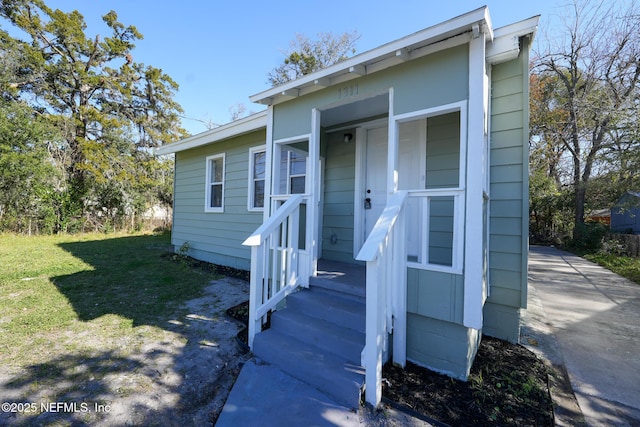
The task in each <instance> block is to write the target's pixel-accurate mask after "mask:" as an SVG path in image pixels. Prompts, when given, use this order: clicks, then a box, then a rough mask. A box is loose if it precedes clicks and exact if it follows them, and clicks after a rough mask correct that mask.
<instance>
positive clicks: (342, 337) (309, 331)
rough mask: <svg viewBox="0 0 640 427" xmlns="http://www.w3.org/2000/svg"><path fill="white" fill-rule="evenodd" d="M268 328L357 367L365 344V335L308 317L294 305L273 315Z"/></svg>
mask: <svg viewBox="0 0 640 427" xmlns="http://www.w3.org/2000/svg"><path fill="white" fill-rule="evenodd" d="M271 328H272V329H275V330H277V331H278V332H280V333H282V334H285V335H289V336H291V337H293V338H295V339H297V340H299V341H302V342H305V343H307V344H311V345H313V346H315V347H317V348H318V349H320V350H323V351H328V352H331V353H333V354H335V355H337V356H340V357H343V358H344V359H346V360H348V361H349V362H352V363H358V364H359V361H360V355H361V353H362V349H363V348H364V343H365V334H364V333H362V332H358V331H356V330H354V329H350V328H345V327H344V326H342V325H336V324H335V323H331V322H327V321H326V320H322V319H318V318H316V317H311V316H309V315H308V314H307V313H305V312H301V311H299V310H298V309H296V307H295V306H294V307H291V306H289V307H288V308H287V309H285V310H279V311H277V312H275V313H273V315H272V316H271Z"/></svg>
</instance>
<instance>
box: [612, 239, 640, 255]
mask: <svg viewBox="0 0 640 427" xmlns="http://www.w3.org/2000/svg"><path fill="white" fill-rule="evenodd" d="M612 245H613V246H616V250H615V251H614V252H617V253H618V254H620V255H627V256H632V257H636V258H638V257H640V235H637V234H610V235H609V236H607V238H605V246H612Z"/></svg>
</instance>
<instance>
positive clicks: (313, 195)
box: [306, 108, 320, 276]
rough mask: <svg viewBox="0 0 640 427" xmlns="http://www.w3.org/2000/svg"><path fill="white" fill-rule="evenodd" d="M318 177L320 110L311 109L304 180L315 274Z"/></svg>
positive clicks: (310, 270)
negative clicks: (307, 170) (307, 177)
mask: <svg viewBox="0 0 640 427" xmlns="http://www.w3.org/2000/svg"><path fill="white" fill-rule="evenodd" d="M319 179H320V111H319V110H318V109H317V108H314V109H313V110H312V111H311V136H310V138H309V179H308V180H307V182H306V193H307V194H309V199H308V201H307V224H306V229H307V241H306V249H307V252H308V253H309V263H310V265H309V274H310V275H311V276H315V275H316V273H317V268H318V227H317V225H316V224H317V221H318V207H319V206H318V204H319V201H320V195H319V194H318V180H319Z"/></svg>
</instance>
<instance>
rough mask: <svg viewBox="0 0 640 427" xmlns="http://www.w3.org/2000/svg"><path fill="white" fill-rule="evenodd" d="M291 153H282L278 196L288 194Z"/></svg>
mask: <svg viewBox="0 0 640 427" xmlns="http://www.w3.org/2000/svg"><path fill="white" fill-rule="evenodd" d="M288 159H289V152H288V151H286V150H282V151H281V152H280V182H279V183H278V194H287V181H288V176H289V174H288V173H287V169H288V164H289V163H288Z"/></svg>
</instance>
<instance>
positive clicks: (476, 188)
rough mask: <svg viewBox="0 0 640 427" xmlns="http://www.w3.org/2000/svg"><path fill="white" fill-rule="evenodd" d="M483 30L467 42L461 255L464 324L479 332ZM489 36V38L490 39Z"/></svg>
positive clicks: (484, 113) (484, 104)
mask: <svg viewBox="0 0 640 427" xmlns="http://www.w3.org/2000/svg"><path fill="white" fill-rule="evenodd" d="M485 32H486V29H485V28H483V26H481V25H478V24H476V25H475V26H474V28H473V38H472V39H471V41H470V42H469V103H468V108H469V112H468V128H467V156H466V159H467V162H466V163H467V165H466V170H467V174H466V178H465V181H466V182H465V188H466V203H465V206H466V213H465V238H464V242H465V243H464V244H465V251H464V311H463V324H464V326H466V327H468V328H473V329H482V307H483V305H484V300H485V298H486V295H485V291H484V286H483V275H484V273H483V230H484V227H483V210H482V208H483V203H484V197H483V189H484V176H485V172H486V168H488V166H489V165H485V164H484V163H485V161H486V159H485V157H486V156H484V141H485V138H486V137H487V134H486V131H487V128H486V125H485V123H486V117H487V114H488V111H487V102H485V99H486V96H487V95H488V81H487V78H486V60H485V43H486V42H485V37H486V36H487V34H485ZM489 36H490V35H489Z"/></svg>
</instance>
